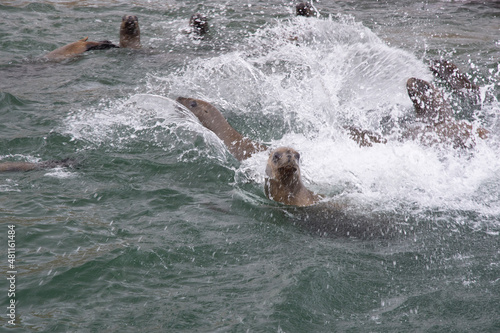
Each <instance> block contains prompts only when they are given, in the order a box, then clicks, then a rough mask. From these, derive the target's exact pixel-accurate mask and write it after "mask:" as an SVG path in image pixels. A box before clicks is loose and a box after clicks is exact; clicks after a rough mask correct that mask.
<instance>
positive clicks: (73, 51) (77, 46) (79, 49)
mask: <svg viewBox="0 0 500 333" xmlns="http://www.w3.org/2000/svg"><path fill="white" fill-rule="evenodd" d="M88 39H89V38H88V37H85V38H82V39H80V40H79V41H76V42H74V43H71V44H68V45H65V46H62V47H60V48H58V49H55V50H54V51H52V52H49V53H47V54H46V55H45V56H44V57H45V58H46V59H49V60H55V61H58V60H64V59H68V58H72V57H75V56H77V55H79V54H82V53H84V52H87V51H91V50H105V49H110V48H113V47H118V46H116V45H114V44H113V43H111V42H110V41H108V40H103V41H100V42H92V41H88Z"/></svg>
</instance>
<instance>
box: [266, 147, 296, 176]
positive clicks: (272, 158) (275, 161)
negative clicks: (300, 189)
mask: <svg viewBox="0 0 500 333" xmlns="http://www.w3.org/2000/svg"><path fill="white" fill-rule="evenodd" d="M299 161H300V154H299V153H298V152H297V151H296V150H295V149H293V148H289V147H280V148H277V149H275V150H273V151H272V152H271V154H270V155H269V159H268V161H267V167H266V175H267V176H268V177H269V178H270V179H276V180H287V179H290V180H291V179H300V167H299Z"/></svg>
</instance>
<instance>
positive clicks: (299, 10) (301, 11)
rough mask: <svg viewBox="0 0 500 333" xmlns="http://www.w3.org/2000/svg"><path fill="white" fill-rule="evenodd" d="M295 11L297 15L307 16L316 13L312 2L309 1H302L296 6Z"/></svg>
mask: <svg viewBox="0 0 500 333" xmlns="http://www.w3.org/2000/svg"><path fill="white" fill-rule="evenodd" d="M295 12H296V14H297V16H305V17H310V16H312V15H314V13H315V11H314V9H313V7H312V6H311V4H309V3H307V2H301V3H299V4H298V5H297V6H295Z"/></svg>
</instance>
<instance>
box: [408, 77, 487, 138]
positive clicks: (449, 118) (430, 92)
mask: <svg viewBox="0 0 500 333" xmlns="http://www.w3.org/2000/svg"><path fill="white" fill-rule="evenodd" d="M406 89H407V91H408V96H409V97H410V99H411V101H412V102H413V106H414V108H415V112H416V114H417V120H419V121H420V122H421V123H422V124H423V126H420V127H415V128H413V129H412V130H409V131H408V132H407V133H406V134H405V136H406V137H410V138H413V139H416V138H420V140H421V142H422V143H423V144H425V145H432V144H435V143H447V144H451V145H452V146H453V147H454V148H473V147H474V146H475V135H474V133H473V127H472V125H471V124H470V123H469V122H467V121H464V120H463V121H458V120H456V119H455V118H454V117H453V110H452V108H451V105H450V104H449V103H448V102H447V101H446V99H445V98H444V95H443V93H442V92H441V91H439V90H438V89H437V88H436V87H434V86H433V85H432V84H431V83H429V82H427V81H424V80H421V79H416V78H410V79H408V81H407V82H406ZM476 132H477V135H478V136H479V137H480V138H481V139H485V138H486V137H487V134H488V131H487V130H485V129H483V128H479V129H477V131H476Z"/></svg>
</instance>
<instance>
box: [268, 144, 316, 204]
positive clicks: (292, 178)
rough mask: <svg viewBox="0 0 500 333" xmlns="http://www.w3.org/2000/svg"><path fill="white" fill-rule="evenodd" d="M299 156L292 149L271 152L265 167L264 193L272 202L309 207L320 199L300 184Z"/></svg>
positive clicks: (283, 148)
mask: <svg viewBox="0 0 500 333" xmlns="http://www.w3.org/2000/svg"><path fill="white" fill-rule="evenodd" d="M299 160H300V154H299V153H298V152H297V151H296V150H295V149H293V148H289V147H280V148H277V149H275V150H273V151H272V152H271V154H270V155H269V159H268V161H267V166H266V176H267V177H266V180H265V187H264V189H265V193H266V196H267V197H268V198H269V199H271V200H274V201H277V202H281V203H283V204H285V205H292V206H301V207H303V206H311V205H314V204H315V203H317V202H318V201H319V200H320V199H321V197H320V196H319V195H317V194H314V193H313V192H311V191H310V190H308V189H307V188H306V187H305V186H304V184H303V183H302V180H301V177H300V167H299Z"/></svg>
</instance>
